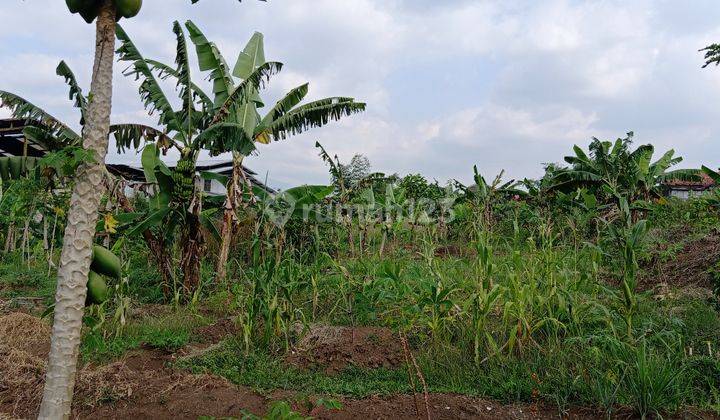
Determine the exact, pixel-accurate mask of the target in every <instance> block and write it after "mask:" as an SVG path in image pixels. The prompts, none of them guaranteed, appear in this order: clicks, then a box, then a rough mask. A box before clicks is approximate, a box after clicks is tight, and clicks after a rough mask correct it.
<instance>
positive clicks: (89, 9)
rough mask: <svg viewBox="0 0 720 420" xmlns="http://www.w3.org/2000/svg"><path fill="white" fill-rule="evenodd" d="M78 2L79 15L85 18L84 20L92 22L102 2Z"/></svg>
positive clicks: (84, 0)
mask: <svg viewBox="0 0 720 420" xmlns="http://www.w3.org/2000/svg"><path fill="white" fill-rule="evenodd" d="M80 3H81V4H80V10H79V12H80V16H82V18H83V19H85V22H87V23H93V21H94V20H95V18H96V17H97V16H98V14H99V13H100V5H101V4H102V3H101V2H99V1H97V0H80Z"/></svg>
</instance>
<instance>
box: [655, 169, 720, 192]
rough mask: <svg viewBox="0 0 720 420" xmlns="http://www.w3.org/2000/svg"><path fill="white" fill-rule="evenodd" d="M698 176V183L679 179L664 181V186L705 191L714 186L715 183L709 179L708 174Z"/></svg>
mask: <svg viewBox="0 0 720 420" xmlns="http://www.w3.org/2000/svg"><path fill="white" fill-rule="evenodd" d="M699 176H700V180H699V181H683V180H680V179H673V180H669V181H666V182H665V183H664V184H665V185H666V186H668V187H670V188H678V189H697V190H706V189H709V188H712V187H714V186H715V181H714V180H713V179H712V178H710V176H709V175H708V174H706V173H704V172H701V173H700V174H699Z"/></svg>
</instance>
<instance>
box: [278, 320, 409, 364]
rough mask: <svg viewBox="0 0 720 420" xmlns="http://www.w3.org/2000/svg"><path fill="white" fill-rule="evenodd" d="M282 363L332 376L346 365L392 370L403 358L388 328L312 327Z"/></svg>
mask: <svg viewBox="0 0 720 420" xmlns="http://www.w3.org/2000/svg"><path fill="white" fill-rule="evenodd" d="M286 361H287V362H288V363H290V364H292V365H295V366H298V367H300V368H303V369H313V370H315V369H322V370H324V371H325V373H327V374H334V373H337V372H340V371H342V370H344V369H345V368H346V367H348V366H350V365H354V366H358V367H362V368H367V369H375V368H379V367H383V368H388V369H390V368H395V367H398V366H401V365H402V364H403V363H404V361H405V358H404V355H403V350H402V346H401V345H400V342H399V340H398V338H397V337H395V336H394V335H393V333H392V331H391V330H390V329H388V328H377V327H355V328H351V327H337V326H328V325H313V326H311V328H310V331H308V332H307V333H306V334H304V335H303V336H302V337H301V338H300V340H299V341H298V344H297V346H296V349H295V350H294V351H293V352H291V353H290V354H288V356H287V357H286Z"/></svg>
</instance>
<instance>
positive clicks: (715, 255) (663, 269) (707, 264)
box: [639, 234, 720, 290]
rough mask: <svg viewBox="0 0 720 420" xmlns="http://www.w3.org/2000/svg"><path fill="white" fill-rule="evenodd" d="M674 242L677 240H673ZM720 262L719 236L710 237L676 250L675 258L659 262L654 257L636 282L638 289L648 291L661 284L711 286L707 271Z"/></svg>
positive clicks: (671, 285) (712, 235)
mask: <svg viewBox="0 0 720 420" xmlns="http://www.w3.org/2000/svg"><path fill="white" fill-rule="evenodd" d="M676 239H677V238H676ZM718 261H720V235H718V234H711V235H708V236H706V237H704V238H701V239H698V240H694V241H691V242H689V243H687V244H685V246H684V247H683V249H682V250H680V251H678V253H677V255H676V256H675V258H672V259H670V260H667V261H659V260H658V259H657V258H655V259H654V260H653V261H652V262H651V263H650V265H649V267H646V268H647V269H648V271H649V272H648V273H647V274H646V275H644V276H643V277H642V278H641V279H640V284H639V286H640V288H642V289H643V290H648V289H652V288H654V287H655V286H656V285H658V284H662V283H665V284H667V285H668V286H670V287H684V286H688V285H694V286H702V287H708V288H709V287H711V284H712V280H711V277H710V273H709V270H710V269H711V268H712V267H713V266H714V265H715V264H716V263H717V262H718Z"/></svg>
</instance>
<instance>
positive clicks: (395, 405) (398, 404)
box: [311, 394, 606, 420]
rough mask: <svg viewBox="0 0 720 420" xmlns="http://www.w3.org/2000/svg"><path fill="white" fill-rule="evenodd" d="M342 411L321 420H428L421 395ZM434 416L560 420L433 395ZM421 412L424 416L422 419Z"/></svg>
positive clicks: (322, 413) (572, 415)
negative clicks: (424, 419) (360, 419)
mask: <svg viewBox="0 0 720 420" xmlns="http://www.w3.org/2000/svg"><path fill="white" fill-rule="evenodd" d="M342 404H343V409H342V410H339V411H338V410H325V409H322V410H316V412H314V413H311V414H312V415H315V416H317V418H328V419H353V418H372V419H418V418H426V417H427V416H426V414H425V413H426V409H425V403H424V400H423V397H422V396H420V395H418V397H417V406H416V402H415V399H414V398H413V396H412V395H397V396H392V397H387V398H381V397H370V398H366V399H361V400H342ZM429 406H430V416H431V418H433V419H483V420H485V419H486V420H495V419H515V420H526V419H527V420H530V419H559V418H561V413H560V412H559V411H558V410H557V408H553V407H546V406H542V405H536V404H516V405H502V404H500V403H496V402H492V401H486V400H483V399H480V398H474V397H468V396H465V395H456V394H431V395H430V398H429ZM418 410H419V411H420V414H419V415H418ZM562 418H567V419H604V418H606V416H603V415H602V413H598V412H594V411H592V410H583V409H571V410H568V411H567V412H565V413H562Z"/></svg>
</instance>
